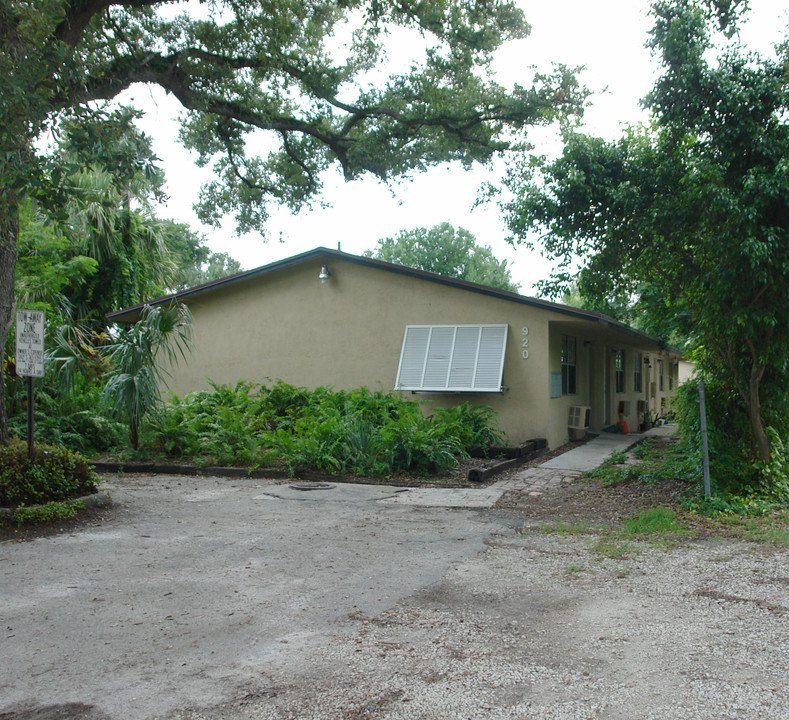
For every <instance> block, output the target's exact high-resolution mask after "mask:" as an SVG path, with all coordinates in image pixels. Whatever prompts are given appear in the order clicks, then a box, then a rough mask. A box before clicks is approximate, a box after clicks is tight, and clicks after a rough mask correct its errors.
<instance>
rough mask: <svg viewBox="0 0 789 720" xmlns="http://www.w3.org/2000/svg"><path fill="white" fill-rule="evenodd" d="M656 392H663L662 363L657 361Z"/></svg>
mask: <svg viewBox="0 0 789 720" xmlns="http://www.w3.org/2000/svg"><path fill="white" fill-rule="evenodd" d="M657 376H658V390H660V392H663V361H662V360H658V361H657Z"/></svg>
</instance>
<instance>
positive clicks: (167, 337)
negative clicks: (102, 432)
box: [103, 304, 192, 450]
mask: <svg viewBox="0 0 789 720" xmlns="http://www.w3.org/2000/svg"><path fill="white" fill-rule="evenodd" d="M191 337H192V318H191V315H190V314H189V310H188V308H187V307H186V306H185V305H177V304H173V305H169V306H156V307H151V306H150V305H146V306H145V307H144V308H143V310H142V313H141V315H140V319H139V320H138V321H137V322H136V323H135V324H134V325H130V326H128V327H126V328H124V329H123V330H121V331H120V333H119V334H118V336H117V337H116V338H115V340H114V341H113V342H112V343H111V345H110V346H109V347H108V350H107V356H108V357H109V359H110V361H111V363H112V370H110V371H109V372H108V373H107V375H106V377H107V384H106V385H105V387H104V396H103V399H104V402H105V404H106V406H107V408H108V409H109V410H110V412H111V414H112V415H113V416H114V417H116V418H117V419H119V420H123V421H125V422H126V423H127V424H128V426H129V440H130V442H131V445H132V447H133V448H134V449H135V450H136V449H137V447H138V445H139V439H140V435H139V429H140V423H141V422H142V419H143V418H144V417H145V415H146V414H147V413H149V412H150V411H151V410H152V409H153V408H155V407H156V406H157V405H158V403H159V402H161V391H160V385H161V384H162V383H163V381H164V377H165V375H166V374H167V370H166V369H165V368H164V366H163V365H162V358H164V359H165V360H166V361H169V362H170V363H171V364H172V363H174V362H176V361H177V360H178V357H179V356H180V357H183V356H184V355H185V354H186V353H187V351H189V350H190V349H191Z"/></svg>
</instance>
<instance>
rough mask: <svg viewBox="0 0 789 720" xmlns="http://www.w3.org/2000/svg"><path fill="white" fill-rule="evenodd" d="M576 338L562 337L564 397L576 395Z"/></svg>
mask: <svg viewBox="0 0 789 720" xmlns="http://www.w3.org/2000/svg"><path fill="white" fill-rule="evenodd" d="M575 347H576V342H575V337H573V336H572V335H562V395H575V393H576V368H577V363H576V354H575Z"/></svg>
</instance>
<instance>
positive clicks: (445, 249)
mask: <svg viewBox="0 0 789 720" xmlns="http://www.w3.org/2000/svg"><path fill="white" fill-rule="evenodd" d="M364 255H365V256H366V257H374V258H377V259H379V260H386V261H387V262H391V263H397V264H399V265H407V266H408V267H413V268H417V269H418V270H426V271H428V272H434V273H438V274H439V275H447V276H449V277H455V278H460V279H461V280H468V281H469V282H475V283H479V284H480V285H488V286H490V287H495V288H501V289H502V290H510V291H511V292H517V291H518V287H519V285H518V284H517V283H515V282H514V281H513V280H512V277H511V275H510V270H509V268H508V267H507V261H506V260H497V259H496V258H495V257H494V255H493V251H492V250H491V248H490V246H488V245H478V244H477V241H476V238H475V237H474V235H472V234H471V233H470V232H469V231H468V230H464V229H463V228H457V229H455V228H454V227H453V226H452V225H450V224H449V223H441V224H440V225H435V226H434V227H432V228H429V229H428V228H416V229H414V230H405V231H403V232H401V233H399V234H398V235H397V236H395V237H389V238H384V239H382V240H379V241H378V245H377V246H376V247H375V248H374V249H373V250H367V251H366V252H365V253H364Z"/></svg>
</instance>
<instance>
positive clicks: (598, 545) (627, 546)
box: [589, 536, 639, 560]
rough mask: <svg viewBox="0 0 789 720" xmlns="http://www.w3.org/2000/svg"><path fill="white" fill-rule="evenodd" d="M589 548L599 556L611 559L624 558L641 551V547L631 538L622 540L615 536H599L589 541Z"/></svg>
mask: <svg viewBox="0 0 789 720" xmlns="http://www.w3.org/2000/svg"><path fill="white" fill-rule="evenodd" d="M589 550H591V552H592V553H594V554H595V555H597V556H599V557H603V558H609V559H610V560H624V559H625V558H629V557H631V556H632V555H634V554H636V553H638V552H639V548H638V547H637V546H636V545H635V544H634V543H632V542H630V541H629V540H624V541H623V540H620V539H618V538H617V537H615V536H612V537H603V538H598V539H597V540H595V541H593V542H591V543H589Z"/></svg>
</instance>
